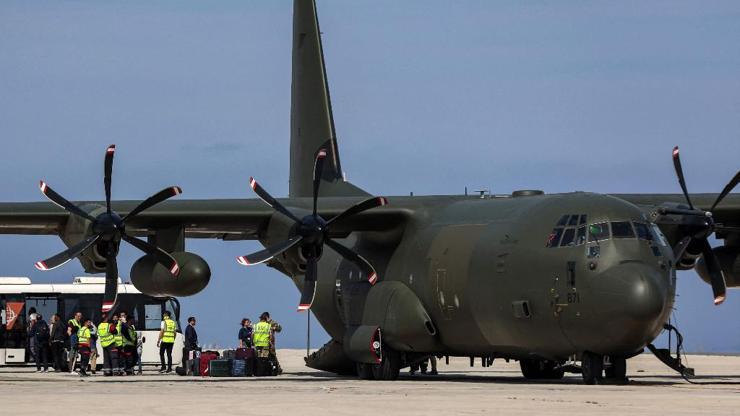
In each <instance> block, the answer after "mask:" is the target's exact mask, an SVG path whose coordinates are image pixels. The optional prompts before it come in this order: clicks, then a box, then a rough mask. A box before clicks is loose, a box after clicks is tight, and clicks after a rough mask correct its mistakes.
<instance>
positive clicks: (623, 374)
mask: <svg viewBox="0 0 740 416" xmlns="http://www.w3.org/2000/svg"><path fill="white" fill-rule="evenodd" d="M610 358H611V363H612V365H611V367H609V368H607V369H606V371H604V373H606V378H611V379H615V380H620V381H621V380H625V379H626V378H627V359H626V358H624V357H610Z"/></svg>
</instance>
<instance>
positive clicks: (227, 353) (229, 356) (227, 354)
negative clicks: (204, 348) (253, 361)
mask: <svg viewBox="0 0 740 416" xmlns="http://www.w3.org/2000/svg"><path fill="white" fill-rule="evenodd" d="M221 358H223V359H224V360H233V359H234V358H236V351H234V350H224V352H223V354H221Z"/></svg>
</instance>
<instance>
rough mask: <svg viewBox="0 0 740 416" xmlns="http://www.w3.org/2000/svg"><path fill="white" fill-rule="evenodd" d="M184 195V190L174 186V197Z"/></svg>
mask: <svg viewBox="0 0 740 416" xmlns="http://www.w3.org/2000/svg"><path fill="white" fill-rule="evenodd" d="M181 193H182V188H180V187H179V186H173V187H172V195H180V194H181Z"/></svg>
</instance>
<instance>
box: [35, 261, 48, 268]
mask: <svg viewBox="0 0 740 416" xmlns="http://www.w3.org/2000/svg"><path fill="white" fill-rule="evenodd" d="M33 265H34V266H36V268H37V269H39V270H49V266H47V265H46V263H44V262H43V261H37V262H36V263H34V264H33Z"/></svg>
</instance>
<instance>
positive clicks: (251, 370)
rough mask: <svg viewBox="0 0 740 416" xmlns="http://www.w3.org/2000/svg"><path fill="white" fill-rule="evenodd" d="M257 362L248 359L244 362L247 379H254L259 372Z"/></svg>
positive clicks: (253, 359)
mask: <svg viewBox="0 0 740 416" xmlns="http://www.w3.org/2000/svg"><path fill="white" fill-rule="evenodd" d="M256 367H257V360H256V359H255V358H254V357H252V358H247V359H246V360H244V376H245V377H254V376H255V373H256V370H257V368H256Z"/></svg>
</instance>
